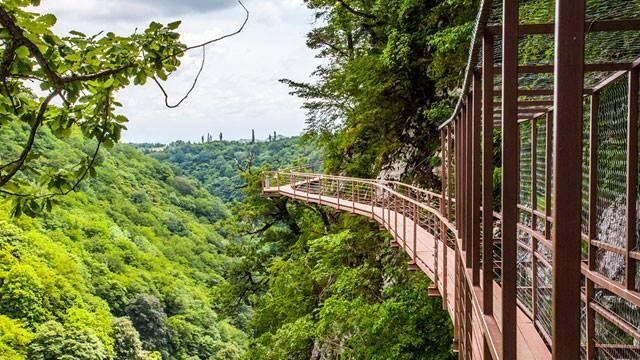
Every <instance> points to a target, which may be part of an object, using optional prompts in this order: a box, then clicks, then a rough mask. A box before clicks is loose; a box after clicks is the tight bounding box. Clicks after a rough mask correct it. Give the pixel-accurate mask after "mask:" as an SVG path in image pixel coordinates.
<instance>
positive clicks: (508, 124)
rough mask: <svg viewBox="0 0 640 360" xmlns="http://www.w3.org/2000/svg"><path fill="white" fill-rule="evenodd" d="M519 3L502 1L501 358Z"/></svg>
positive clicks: (513, 201)
mask: <svg viewBox="0 0 640 360" xmlns="http://www.w3.org/2000/svg"><path fill="white" fill-rule="evenodd" d="M518 7H519V6H518V0H503V8H502V9H503V20H502V26H503V28H502V334H503V345H502V358H503V359H515V358H516V356H517V355H516V354H517V352H516V334H517V318H516V271H517V267H516V257H517V244H516V222H517V219H518V208H517V201H518V200H517V194H518V192H517V190H516V189H518V138H519V131H518V23H519V20H518V11H519V10H518Z"/></svg>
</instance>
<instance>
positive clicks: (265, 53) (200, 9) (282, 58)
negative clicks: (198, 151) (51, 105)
mask: <svg viewBox="0 0 640 360" xmlns="http://www.w3.org/2000/svg"><path fill="white" fill-rule="evenodd" d="M172 3H173V4H172ZM177 3H183V4H186V5H189V6H190V7H191V10H190V11H186V12H184V11H183V12H182V13H180V11H178V7H176V5H175V4H177ZM203 3H205V0H202V1H198V0H180V1H169V0H162V1H153V0H128V1H126V0H84V1H82V2H80V1H77V0H44V1H43V8H42V9H40V11H42V10H43V9H44V10H47V11H51V12H53V13H54V14H56V15H57V16H58V24H57V25H56V29H57V31H59V32H65V31H68V30H70V29H77V30H80V31H83V32H86V33H94V32H98V31H100V30H110V31H115V32H118V33H122V34H127V33H130V32H132V31H133V30H134V29H135V28H136V27H139V28H142V27H144V26H145V25H146V24H147V23H148V22H150V21H151V20H156V21H161V22H165V23H166V22H168V21H172V20H175V19H177V18H179V19H181V20H182V21H183V22H182V26H181V28H180V32H181V33H182V35H183V41H184V42H185V43H187V44H195V43H199V42H202V41H204V40H207V39H210V38H212V37H217V36H219V35H221V34H224V33H228V32H231V31H234V30H235V29H236V28H237V26H238V25H239V24H240V23H241V22H242V19H243V12H242V10H241V9H240V8H238V7H237V6H233V5H231V6H230V7H225V6H221V5H220V4H223V3H224V1H218V2H216V4H218V5H219V6H213V5H211V4H208V5H206V6H202V4H203ZM151 4H153V5H151ZM156 5H157V6H156ZM246 5H247V7H248V8H249V10H250V12H251V18H250V21H249V23H248V25H247V27H246V29H245V31H244V32H242V33H241V34H240V35H238V36H236V37H233V38H230V39H227V40H224V41H222V42H219V43H216V44H214V45H212V46H210V47H209V48H208V49H207V65H206V68H205V70H204V72H203V74H202V76H201V78H200V82H199V84H198V87H197V88H196V89H195V91H194V92H193V93H192V95H191V96H190V97H189V99H188V100H187V101H186V102H185V103H184V104H183V105H182V106H181V107H180V108H178V109H167V108H165V107H164V100H163V98H162V94H161V93H160V91H159V90H158V89H157V88H156V87H155V86H154V85H151V84H147V85H145V86H143V87H132V88H129V89H126V90H124V91H123V92H122V93H121V95H120V100H121V102H122V103H123V104H124V108H123V110H122V111H123V112H124V113H125V115H127V116H128V117H129V119H130V120H131V122H130V123H129V124H128V127H129V131H127V132H126V133H125V134H124V140H125V141H134V142H140V141H154V142H155V141H162V142H168V141H172V140H178V139H182V140H199V139H200V136H201V135H202V134H206V133H207V132H210V133H212V134H218V133H219V132H220V131H222V132H223V133H224V136H225V138H247V137H249V136H250V134H251V129H255V130H256V134H257V135H258V136H262V137H267V134H269V133H273V131H277V132H278V133H280V134H287V135H295V134H298V133H300V131H301V130H302V128H303V127H304V112H303V111H302V110H301V109H300V101H299V100H298V99H295V98H293V97H291V96H290V95H289V94H288V92H289V89H288V88H287V87H286V86H284V85H283V84H280V83H279V82H278V80H279V79H281V78H292V79H295V80H301V81H304V80H307V79H308V78H309V74H310V73H311V72H312V71H313V69H314V68H315V66H316V65H317V59H315V58H314V53H313V52H311V51H310V50H308V49H307V48H306V46H305V35H306V33H307V32H308V31H309V30H310V27H311V25H310V24H311V21H312V19H313V17H312V14H311V13H310V12H309V11H308V10H307V9H306V7H305V6H304V5H303V3H302V1H301V0H248V1H246ZM167 9H173V10H175V12H173V13H172V12H167ZM199 64H200V53H199V52H192V53H189V54H188V55H187V56H186V57H185V58H184V60H183V66H182V67H181V68H180V70H179V71H177V72H176V73H175V74H173V75H172V77H171V78H170V80H169V82H168V84H167V85H168V91H169V93H170V95H171V101H172V102H173V101H175V100H176V99H179V98H180V97H181V96H182V95H183V94H184V93H185V91H187V89H188V88H189V86H190V84H191V81H192V80H193V77H194V76H195V74H196V72H197V70H198V66H199Z"/></svg>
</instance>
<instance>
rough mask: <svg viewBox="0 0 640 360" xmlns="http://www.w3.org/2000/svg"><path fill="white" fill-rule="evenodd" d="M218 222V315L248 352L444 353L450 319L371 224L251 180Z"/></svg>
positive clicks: (272, 355)
mask: <svg viewBox="0 0 640 360" xmlns="http://www.w3.org/2000/svg"><path fill="white" fill-rule="evenodd" d="M249 181H250V183H251V184H252V185H253V186H252V187H250V188H249V190H248V191H247V193H246V195H247V197H246V199H245V201H244V202H243V203H241V204H236V206H234V208H233V209H232V213H233V214H235V215H234V216H233V217H232V218H229V219H228V220H227V221H226V224H225V226H223V229H225V230H226V231H227V233H226V236H231V237H233V238H236V239H240V241H236V242H229V243H228V246H227V248H226V253H227V255H229V256H231V257H233V259H234V261H233V263H232V265H231V266H230V267H229V269H228V272H227V274H226V276H225V280H224V281H223V282H222V283H221V285H220V286H219V288H218V290H219V294H220V297H219V299H220V306H221V308H220V314H225V315H226V316H227V317H230V318H233V319H235V321H234V324H235V325H236V326H238V327H240V328H242V329H245V331H246V332H247V334H248V335H250V337H251V340H250V342H249V350H248V358H250V359H286V358H290V359H325V358H329V359H332V358H350V359H448V358H451V357H452V355H451V353H450V348H451V338H452V327H451V323H450V321H449V318H448V315H447V314H446V313H445V312H444V311H443V310H442V303H441V301H440V300H439V299H434V298H429V297H427V287H428V284H429V280H428V279H427V278H426V277H425V276H424V274H422V273H421V272H419V273H411V272H409V271H408V270H407V266H406V264H407V260H408V259H407V258H406V257H405V256H404V254H401V252H394V251H393V250H391V248H390V246H389V241H390V238H389V236H388V235H386V234H384V233H381V232H380V230H379V229H378V226H377V225H373V224H371V223H369V222H368V221H367V220H365V219H363V218H359V217H354V216H351V215H344V214H339V213H336V212H334V211H333V210H331V209H329V208H323V207H319V206H310V205H305V204H301V203H295V202H290V201H288V200H287V199H286V198H276V199H264V198H263V197H262V196H260V194H259V193H258V191H257V190H258V188H257V187H255V186H256V185H257V179H256V178H255V177H253V178H249Z"/></svg>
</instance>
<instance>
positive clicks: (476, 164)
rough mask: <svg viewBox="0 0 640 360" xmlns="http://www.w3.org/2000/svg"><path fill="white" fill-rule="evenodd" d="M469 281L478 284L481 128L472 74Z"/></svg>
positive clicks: (478, 83) (478, 81)
mask: <svg viewBox="0 0 640 360" xmlns="http://www.w3.org/2000/svg"><path fill="white" fill-rule="evenodd" d="M471 120H472V121H471V123H472V125H471V134H472V136H471V138H472V142H471V169H472V172H471V179H472V182H471V209H470V211H471V219H470V220H471V236H470V238H471V239H470V240H471V269H472V270H471V282H472V284H473V286H479V285H480V201H481V200H482V190H481V182H482V180H481V175H482V173H481V166H480V165H481V161H482V160H481V156H480V152H481V151H482V149H481V147H480V146H481V141H480V136H481V129H482V126H481V124H482V77H481V74H480V73H478V72H476V73H474V75H473V116H472V119H471Z"/></svg>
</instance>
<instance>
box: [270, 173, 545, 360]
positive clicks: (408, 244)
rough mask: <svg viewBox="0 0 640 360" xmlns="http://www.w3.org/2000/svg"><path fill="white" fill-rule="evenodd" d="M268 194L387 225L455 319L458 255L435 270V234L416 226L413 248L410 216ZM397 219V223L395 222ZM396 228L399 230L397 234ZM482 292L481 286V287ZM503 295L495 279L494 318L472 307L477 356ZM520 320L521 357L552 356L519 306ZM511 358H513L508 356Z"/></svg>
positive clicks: (289, 192) (309, 196) (282, 191)
mask: <svg viewBox="0 0 640 360" xmlns="http://www.w3.org/2000/svg"><path fill="white" fill-rule="evenodd" d="M264 192H265V194H271V195H274V194H277V195H280V196H287V197H289V198H292V199H296V200H301V201H306V202H310V203H316V204H321V205H326V206H329V207H332V208H335V209H337V210H340V211H345V212H350V213H354V214H358V215H362V216H367V217H369V218H371V219H374V220H376V221H378V222H379V223H380V224H382V225H384V226H385V228H387V230H389V231H390V232H391V234H392V235H394V237H395V239H396V241H397V242H398V244H399V246H400V248H401V249H403V250H404V251H405V252H406V253H407V255H409V257H410V258H411V257H412V256H413V252H414V251H416V265H417V266H418V268H419V269H420V270H421V271H423V272H424V273H425V274H426V275H427V276H428V277H429V278H430V279H435V278H436V276H435V274H436V273H437V275H438V276H437V278H438V281H437V287H438V291H439V292H440V294H442V295H443V299H446V308H447V311H448V312H449V315H450V316H451V318H452V319H453V318H454V314H455V311H454V306H455V305H454V299H455V296H456V293H455V266H456V264H455V259H456V254H455V250H453V249H451V248H449V247H447V249H446V251H447V259H448V260H447V269H446V270H445V269H444V268H443V266H442V263H443V261H441V260H440V261H438V263H437V266H438V268H437V269H436V268H435V267H436V261H435V258H434V253H435V251H436V249H435V243H436V240H435V239H434V237H433V235H432V234H431V233H429V232H428V231H427V230H426V229H424V228H422V227H420V226H416V241H415V243H416V249H414V248H413V243H414V239H413V237H414V234H413V229H414V225H413V220H412V219H411V218H409V217H407V218H406V219H405V218H404V216H403V215H402V214H401V213H398V214H396V213H395V212H394V211H393V210H388V209H384V208H382V207H378V206H371V205H367V204H361V203H358V202H353V201H350V200H344V199H337V198H334V197H327V196H324V195H323V196H320V195H318V194H314V193H307V192H304V191H300V190H296V191H294V189H293V187H292V186H290V185H287V186H281V187H271V188H265V189H264ZM396 218H397V224H396ZM396 229H397V233H396ZM437 243H438V250H437V251H438V254H439V256H438V257H439V259H442V254H443V253H444V251H445V250H444V244H443V243H442V242H437ZM445 276H446V278H447V288H446V294H445V293H444V291H445V289H444V281H443V279H444V277H445ZM478 291H479V289H478ZM500 296H501V289H500V286H499V285H498V284H497V283H495V282H494V292H493V297H494V314H495V318H485V317H484V316H483V315H482V313H481V311H480V308H479V307H474V309H473V316H472V318H473V320H472V328H473V329H474V331H473V339H472V344H473V348H472V353H473V358H474V359H482V349H483V347H482V344H483V339H482V338H481V334H482V333H483V332H482V331H481V329H482V327H486V326H489V327H491V326H493V327H494V328H496V327H497V328H498V329H499V324H500V314H501V308H500V304H501V301H500ZM477 298H479V299H481V298H482V296H477ZM517 319H518V342H517V347H518V359H551V352H550V351H549V349H548V347H547V345H546V344H545V342H544V340H543V338H542V336H541V335H540V334H539V333H538V331H537V330H536V329H535V326H534V324H533V322H532V321H531V320H530V319H529V318H528V317H527V316H526V315H525V314H524V313H523V312H522V311H520V310H519V309H518V314H517ZM505 360H510V359H505Z"/></svg>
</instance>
